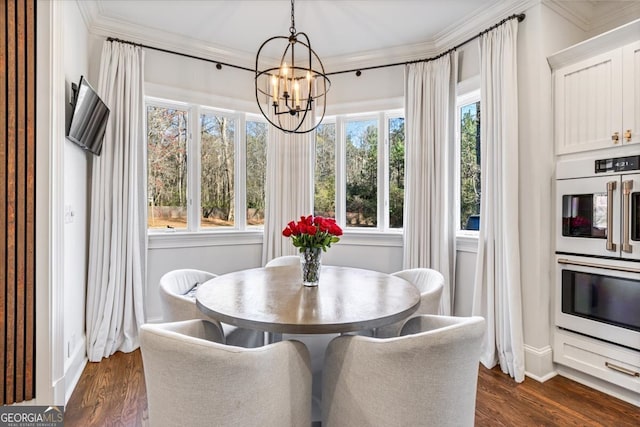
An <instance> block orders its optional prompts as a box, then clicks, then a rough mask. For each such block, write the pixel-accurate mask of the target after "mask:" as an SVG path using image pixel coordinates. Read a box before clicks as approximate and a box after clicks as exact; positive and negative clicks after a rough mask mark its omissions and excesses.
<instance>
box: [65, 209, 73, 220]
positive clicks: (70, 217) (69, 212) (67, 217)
mask: <svg viewBox="0 0 640 427" xmlns="http://www.w3.org/2000/svg"><path fill="white" fill-rule="evenodd" d="M72 222H73V208H72V207H71V205H64V223H65V224H70V223H72Z"/></svg>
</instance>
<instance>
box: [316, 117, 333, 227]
mask: <svg viewBox="0 0 640 427" xmlns="http://www.w3.org/2000/svg"><path fill="white" fill-rule="evenodd" d="M314 186H315V197H314V210H313V213H314V215H320V216H324V217H330V218H335V216H336V124H335V123H327V122H326V121H325V122H324V123H322V124H320V125H319V126H318V128H317V129H316V158H315V179H314Z"/></svg>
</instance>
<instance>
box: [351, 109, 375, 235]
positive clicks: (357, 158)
mask: <svg viewBox="0 0 640 427" xmlns="http://www.w3.org/2000/svg"><path fill="white" fill-rule="evenodd" d="M345 134H346V171H347V174H346V178H347V182H346V184H347V189H346V196H347V197H346V208H347V211H346V226H347V227H377V226H378V121H377V120H358V121H350V122H347V123H346V126H345Z"/></svg>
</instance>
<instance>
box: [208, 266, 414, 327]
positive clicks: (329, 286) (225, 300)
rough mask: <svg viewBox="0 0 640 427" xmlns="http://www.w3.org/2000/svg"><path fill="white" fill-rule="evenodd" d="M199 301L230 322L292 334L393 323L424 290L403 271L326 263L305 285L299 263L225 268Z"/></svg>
mask: <svg viewBox="0 0 640 427" xmlns="http://www.w3.org/2000/svg"><path fill="white" fill-rule="evenodd" d="M196 304H197V306H198V308H199V309H200V310H201V311H202V312H204V313H206V314H207V315H209V316H211V317H213V318H215V319H218V320H219V321H221V322H225V323H228V324H231V325H235V326H240V327H244V328H251V329H257V330H263V331H267V332H274V333H289V334H328V333H343V332H353V331H358V330H363V329H371V328H377V327H380V326H385V325H389V324H392V323H395V322H397V321H400V320H402V319H405V318H407V317H408V316H410V315H411V314H412V313H413V312H415V311H416V310H417V309H418V306H419V304H420V292H419V291H418V289H417V288H416V287H415V286H413V285H412V284H411V283H409V282H407V281H406V280H404V279H401V278H399V277H395V276H391V275H389V274H385V273H379V272H376V271H370V270H362V269H357V268H349V267H332V266H322V271H321V273H320V283H319V284H318V286H317V287H305V286H303V285H302V275H301V272H300V267H298V266H294V267H291V266H285V267H268V268H255V269H251V270H242V271H237V272H234V273H229V274H224V275H221V276H218V277H216V278H214V279H211V280H209V281H207V282H205V283H203V284H202V285H200V286H198V290H197V292H196Z"/></svg>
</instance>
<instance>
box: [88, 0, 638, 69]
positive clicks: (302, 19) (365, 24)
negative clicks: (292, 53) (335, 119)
mask: <svg viewBox="0 0 640 427" xmlns="http://www.w3.org/2000/svg"><path fill="white" fill-rule="evenodd" d="M543 1H544V3H545V4H548V5H551V6H554V7H555V8H556V10H557V11H560V12H563V13H564V14H565V15H566V16H571V17H572V18H573V20H574V21H576V22H581V23H582V25H583V26H588V25H591V23H592V21H593V19H594V17H596V18H599V19H602V17H603V16H605V15H606V14H607V13H608V12H607V11H613V10H623V11H624V8H625V7H627V8H628V7H629V4H631V3H636V4H640V0H632V1H631V2H630V1H628V0H627V1H612V0H607V1H603V0H598V1H596V0H543ZM535 3H537V1H535V0H393V1H390V0H387V1H384V0H298V1H296V3H295V25H296V29H297V30H298V31H303V32H305V33H307V35H308V36H309V38H310V40H311V44H312V47H313V48H314V50H315V51H316V52H317V53H318V55H319V56H320V57H321V58H323V61H324V60H325V59H326V58H329V62H331V59H333V60H334V61H335V62H339V63H341V64H345V63H349V62H352V63H355V62H358V61H366V60H368V59H369V60H377V59H380V58H385V59H387V60H388V59H397V60H406V59H415V58H416V57H424V56H428V55H431V54H435V53H439V52H441V51H443V50H446V49H448V48H449V47H451V46H453V45H455V44H457V43H459V42H460V41H462V40H466V39H467V38H468V37H469V36H471V35H475V34H477V32H478V31H480V30H482V29H484V28H487V27H489V26H491V25H493V24H494V23H495V22H497V21H498V20H500V19H502V18H504V17H506V16H508V15H510V14H513V13H520V12H522V11H523V10H525V8H526V7H530V6H531V5H532V4H535ZM78 5H79V6H80V8H81V11H82V12H83V16H84V18H85V21H86V22H87V24H88V27H89V28H90V30H91V31H92V32H94V33H97V34H99V35H115V36H116V37H120V38H125V39H127V40H131V41H136V42H139V43H143V44H145V43H146V44H149V45H152V46H157V47H164V48H171V49H174V50H175V49H181V50H183V51H184V50H186V51H192V52H195V51H197V53H198V54H201V53H202V52H205V53H206V54H208V55H209V56H211V57H215V58H217V59H219V60H225V59H226V60H230V61H236V62H238V61H239V62H241V63H244V64H249V63H251V61H252V60H254V58H255V53H256V52H257V50H258V48H259V47H260V44H261V43H262V42H263V41H264V40H266V39H267V38H269V37H272V36H277V35H288V33H289V27H290V20H291V13H290V12H291V10H290V7H291V6H290V0H232V1H223V0H217V1H203V0H195V1H194V0H182V1H150V0H90V1H85V0H82V1H80V0H79V1H78ZM584 29H585V31H588V29H587V28H584Z"/></svg>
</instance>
